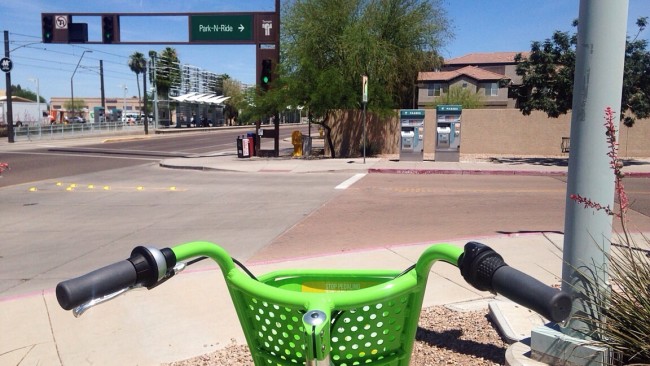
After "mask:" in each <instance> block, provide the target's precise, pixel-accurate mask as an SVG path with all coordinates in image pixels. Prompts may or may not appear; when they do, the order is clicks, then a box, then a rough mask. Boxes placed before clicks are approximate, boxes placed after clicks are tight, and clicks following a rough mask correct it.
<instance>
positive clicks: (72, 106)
mask: <svg viewBox="0 0 650 366" xmlns="http://www.w3.org/2000/svg"><path fill="white" fill-rule="evenodd" d="M86 52H88V53H92V52H93V51H91V50H85V51H83V52H82V53H81V57H79V62H77V66H76V67H75V68H74V71H73V72H72V76H71V77H70V108H71V109H72V111H73V114H74V84H73V83H72V80H73V79H74V74H76V73H77V69H78V68H79V64H80V63H81V60H82V59H83V58H84V55H85V54H86ZM68 120H70V119H69V118H68Z"/></svg>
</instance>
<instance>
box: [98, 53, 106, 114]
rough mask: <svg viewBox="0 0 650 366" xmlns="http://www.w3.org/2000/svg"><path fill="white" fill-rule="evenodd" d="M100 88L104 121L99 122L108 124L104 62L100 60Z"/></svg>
mask: <svg viewBox="0 0 650 366" xmlns="http://www.w3.org/2000/svg"><path fill="white" fill-rule="evenodd" d="M99 85H100V86H99V88H100V89H101V91H100V93H101V98H102V116H101V117H102V119H103V120H100V121H99V122H106V96H105V95H104V60H99Z"/></svg>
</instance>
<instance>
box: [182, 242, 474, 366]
mask: <svg viewBox="0 0 650 366" xmlns="http://www.w3.org/2000/svg"><path fill="white" fill-rule="evenodd" d="M197 244H199V243H198V242H194V243H188V245H197ZM205 244H206V245H209V243H205ZM211 246H212V248H205V249H204V250H203V251H204V252H206V253H211V254H210V256H211V257H212V258H213V259H214V260H215V261H217V263H219V265H220V267H221V270H222V271H223V273H224V277H225V279H226V283H227V285H228V289H229V291H230V295H231V297H232V300H233V303H234V305H235V308H236V310H237V315H238V317H239V321H240V323H241V325H242V328H243V330H244V334H245V336H246V340H247V343H248V346H249V348H250V352H251V354H252V357H253V360H254V362H255V365H258V366H260V365H292V364H318V365H320V364H327V365H338V366H353V365H369V364H372V365H377V366H383V365H391V366H392V365H408V364H409V360H410V356H411V351H412V349H413V342H414V338H415V332H416V330H417V325H418V319H419V316H420V311H421V309H422V299H423V297H424V291H425V287H426V283H427V278H428V274H429V270H430V268H431V265H432V264H433V262H435V261H436V260H443V261H446V262H448V263H451V264H453V265H457V263H458V257H459V256H460V254H461V253H462V249H461V248H458V247H455V246H452V245H448V244H437V245H433V246H431V247H429V248H428V249H427V250H426V251H425V252H424V253H423V254H422V255H421V256H420V258H419V259H418V262H417V263H416V265H415V266H413V267H412V268H410V269H409V270H407V271H404V272H399V271H392V270H315V269H307V270H305V269H300V270H299V269H295V270H280V271H275V272H271V273H268V274H265V275H262V276H260V277H259V278H258V279H254V278H252V277H251V276H249V275H248V274H246V273H244V272H243V271H241V270H240V269H238V268H237V267H235V265H234V263H233V260H232V258H231V257H230V256H229V255H228V253H226V252H225V251H224V250H223V249H222V248H220V247H218V246H216V245H211ZM183 247H184V245H181V246H179V247H176V248H174V252H175V254H176V255H177V258H178V259H179V260H181V259H183V258H184V252H183ZM188 256H189V255H188Z"/></svg>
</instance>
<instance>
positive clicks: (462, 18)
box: [0, 0, 650, 102]
mask: <svg viewBox="0 0 650 366" xmlns="http://www.w3.org/2000/svg"><path fill="white" fill-rule="evenodd" d="M613 1H618V0H613ZM441 4H442V7H443V10H444V11H445V12H446V13H447V17H448V19H449V20H450V21H451V27H452V28H451V31H452V33H453V34H454V37H453V38H452V39H450V40H448V41H447V42H446V44H445V45H444V46H443V47H442V48H441V49H440V50H439V51H440V53H441V54H442V56H443V57H445V58H446V59H449V58H454V57H459V56H462V55H465V54H468V53H473V52H498V51H528V50H530V44H531V42H532V41H543V40H544V39H546V38H549V37H550V36H551V35H552V34H553V32H554V31H555V30H561V31H571V32H573V31H574V29H573V27H572V26H571V23H572V21H573V20H574V19H577V18H578V9H579V4H580V0H492V1H488V0H441ZM274 7H275V1H274V0H218V1H216V0H182V1H178V0H111V1H106V0H83V1H69V0H27V1H26V0H5V1H2V2H0V29H1V30H6V31H8V32H9V41H10V44H9V48H10V50H11V59H12V61H13V70H12V71H11V82H12V84H13V85H20V86H21V87H22V88H26V89H29V90H32V91H33V92H38V93H39V94H40V95H41V96H43V97H44V98H45V99H46V100H47V101H48V102H49V100H50V98H51V97H67V96H70V93H71V90H70V89H71V82H72V83H74V84H73V85H74V86H73V88H74V95H75V98H83V97H95V96H99V94H100V77H99V62H100V60H102V62H103V68H104V88H105V95H106V97H107V98H122V97H124V96H125V95H126V96H127V97H132V96H137V93H138V92H137V90H138V89H137V85H136V79H135V74H134V73H133V72H131V70H130V69H129V68H128V66H127V62H128V58H129V56H130V55H131V54H132V53H133V52H135V51H139V52H142V53H143V54H144V55H148V53H149V51H150V50H155V51H158V52H160V51H162V50H163V49H164V48H165V47H166V46H165V45H158V44H147V45H119V44H112V45H103V44H99V45H84V44H74V45H72V44H54V43H51V44H43V43H40V41H41V13H61V14H67V13H119V14H124V13H145V12H156V13H169V12H172V13H195V12H214V13H219V12H258V11H264V12H268V11H273V10H274ZM640 16H650V1H648V0H629V16H628V35H635V34H636V31H637V29H636V26H635V22H636V19H637V18H638V17H640ZM75 22H87V23H88V32H89V39H90V40H99V39H100V37H101V36H100V18H99V17H75ZM187 27H188V26H187V17H138V16H129V17H123V18H122V19H121V37H122V39H123V40H126V39H128V40H133V41H136V40H146V41H175V40H177V41H186V40H187V38H188V35H187ZM140 37H147V38H140ZM149 37H151V38H149ZM641 37H642V38H644V39H650V29H649V30H646V31H645V32H644V33H642V36H641ZM170 46H171V47H173V48H175V49H176V50H177V52H178V55H179V59H180V61H181V63H183V64H188V65H193V66H197V67H199V68H201V69H204V70H206V71H211V72H214V73H217V74H228V75H229V76H230V77H231V78H233V79H237V80H239V81H241V82H242V83H245V84H254V83H255V81H256V80H255V48H254V46H252V45H170ZM84 51H92V52H86V53H85V54H84ZM82 55H83V57H82ZM77 64H78V65H79V66H78V68H77ZM75 68H76V72H75ZM73 74H74V76H73ZM0 89H5V85H4V83H3V84H2V85H0Z"/></svg>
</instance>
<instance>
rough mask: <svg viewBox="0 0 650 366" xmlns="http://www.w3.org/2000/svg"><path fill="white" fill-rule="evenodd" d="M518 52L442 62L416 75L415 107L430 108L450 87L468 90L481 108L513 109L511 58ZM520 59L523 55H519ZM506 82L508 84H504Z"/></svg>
mask: <svg viewBox="0 0 650 366" xmlns="http://www.w3.org/2000/svg"><path fill="white" fill-rule="evenodd" d="M517 53H520V52H487V53H470V54H467V55H464V56H461V57H456V58H453V59H450V60H446V61H445V63H444V65H443V67H442V69H441V70H440V71H423V72H420V73H419V74H418V107H419V108H425V107H432V106H433V105H435V104H436V99H440V98H441V97H443V96H444V95H445V94H446V93H447V92H448V91H449V88H451V87H461V88H468V89H469V90H470V91H472V92H474V93H479V94H480V95H482V97H483V101H484V103H485V108H515V98H513V97H511V95H510V93H509V87H508V85H510V84H515V85H517V84H520V83H521V77H520V76H518V75H517V74H516V72H515V69H516V65H517V63H516V62H515V55H516V54H517ZM521 53H522V55H523V56H524V57H526V56H527V55H528V53H527V52H521ZM506 81H509V83H505V85H504V82H506Z"/></svg>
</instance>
